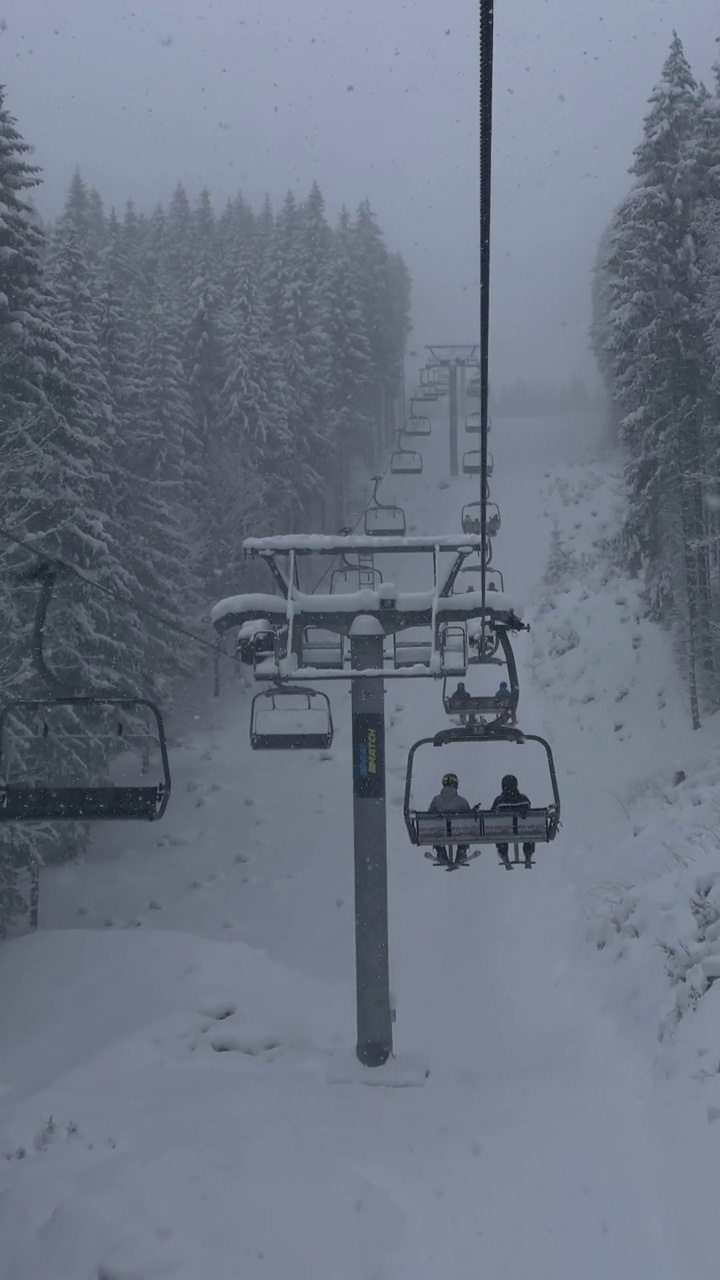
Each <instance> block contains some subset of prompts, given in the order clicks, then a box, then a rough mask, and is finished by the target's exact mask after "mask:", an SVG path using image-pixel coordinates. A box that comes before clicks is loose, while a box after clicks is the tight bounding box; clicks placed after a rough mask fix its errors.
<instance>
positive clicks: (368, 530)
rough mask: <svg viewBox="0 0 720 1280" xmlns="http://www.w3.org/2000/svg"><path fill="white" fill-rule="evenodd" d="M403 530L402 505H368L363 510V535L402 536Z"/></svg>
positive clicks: (404, 526) (375, 536)
mask: <svg viewBox="0 0 720 1280" xmlns="http://www.w3.org/2000/svg"><path fill="white" fill-rule="evenodd" d="M405 530H406V524H405V512H404V511H403V509H402V507H392V506H389V507H383V506H377V507H368V509H367V511H366V512H365V536H366V537H368V538H404V537H405Z"/></svg>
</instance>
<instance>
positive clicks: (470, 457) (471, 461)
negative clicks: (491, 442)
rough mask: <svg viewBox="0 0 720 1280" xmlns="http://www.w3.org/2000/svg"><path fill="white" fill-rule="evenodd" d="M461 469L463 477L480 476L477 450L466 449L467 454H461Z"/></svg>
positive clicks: (480, 469) (478, 452)
mask: <svg viewBox="0 0 720 1280" xmlns="http://www.w3.org/2000/svg"><path fill="white" fill-rule="evenodd" d="M462 469H463V475H464V476H479V475H480V473H481V471H482V467H481V463H480V450H479V449H468V451H467V453H464V454H463V460H462Z"/></svg>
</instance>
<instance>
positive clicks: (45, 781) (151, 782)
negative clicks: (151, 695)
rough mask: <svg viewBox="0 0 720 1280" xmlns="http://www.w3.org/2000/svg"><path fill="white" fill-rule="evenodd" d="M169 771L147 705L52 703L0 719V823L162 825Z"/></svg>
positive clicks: (90, 700) (28, 705)
mask: <svg viewBox="0 0 720 1280" xmlns="http://www.w3.org/2000/svg"><path fill="white" fill-rule="evenodd" d="M169 798H170V767H169V763H168V753H167V743H166V740H165V730H164V727H163V721H162V716H161V714H160V711H159V708H158V707H156V706H155V704H154V703H153V702H150V701H148V700H147V699H146V698H123V697H114V696H110V695H109V696H99V695H98V696H85V697H57V698H52V699H45V700H32V701H25V702H16V703H13V704H11V705H10V706H9V707H6V708H5V710H4V711H3V712H2V714H1V715H0V822H2V821H4V822H17V821H22V822H32V821H35V822H54V821H57V820H59V819H72V820H74V821H78V822H82V821H91V820H104V819H144V820H145V821H147V822H153V821H156V820H157V819H158V818H161V817H162V815H163V814H164V812H165V809H166V808H167V804H168V800H169Z"/></svg>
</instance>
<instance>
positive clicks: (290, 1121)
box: [0, 402, 720, 1280]
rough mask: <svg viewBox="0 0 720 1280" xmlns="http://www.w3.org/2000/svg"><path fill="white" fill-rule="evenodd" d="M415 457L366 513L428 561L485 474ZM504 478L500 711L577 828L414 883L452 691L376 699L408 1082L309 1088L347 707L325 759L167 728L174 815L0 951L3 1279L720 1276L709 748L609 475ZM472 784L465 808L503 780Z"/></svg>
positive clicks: (549, 469) (73, 880)
mask: <svg viewBox="0 0 720 1280" xmlns="http://www.w3.org/2000/svg"><path fill="white" fill-rule="evenodd" d="M443 412H444V405H443V402H440V404H439V405H438V407H437V410H436V412H435V418H436V421H437V422H438V423H439V421H440V419H441V415H442V413H443ZM418 447H419V448H420V449H421V450H422V452H423V454H424V457H425V472H424V474H423V476H422V478H421V479H419V480H418V479H413V478H400V477H398V478H394V479H393V484H394V486H395V487H394V488H393V484H390V483H387V484H386V486H385V487H384V488H383V490H382V497H383V499H384V500H386V501H389V500H392V498H393V496H394V497H395V498H396V500H397V501H399V502H400V503H402V504H403V505H404V506H405V507H406V509H407V511H408V515H409V517H410V519H409V524H410V528H409V530H408V532H411V533H412V532H419V533H424V532H437V533H452V532H454V531H455V530H456V529H459V512H460V507H461V505H462V503H463V502H464V501H468V500H471V499H472V498H474V497H475V496H476V493H475V491H474V485H475V482H474V481H473V479H471V478H461V479H458V480H454V481H452V482H451V483H450V484H446V483H445V480H446V478H447V459H446V437H445V432H444V430H443V429H441V428H440V426H439V425H438V426H436V428H435V432H434V435H433V437H432V439H430V440H421V441H419V442H418ZM468 447H473V446H472V441H470V442H469V444H468ZM492 450H493V453H494V456H495V464H496V471H495V477H494V478H493V482H492V496H493V499H495V500H497V501H498V502H499V504H500V508H501V510H502V515H503V527H502V530H501V532H500V534H499V536H498V538H497V540H496V552H495V563H496V564H497V565H498V567H500V568H501V569H502V571H503V573H504V574H505V578H506V586H508V587H509V588H510V589H511V590H512V592H513V594H514V595H516V596H518V597H519V598H520V599H523V598H525V599H526V600H528V601H531V602H532V603H531V609H530V614H529V620H530V621H531V623H532V627H533V629H532V633H531V635H530V636H529V637H528V636H522V637H520V638H519V639H518V643H517V653H518V658H519V665H520V673H521V689H522V695H521V715H520V719H521V723H522V725H523V727H525V728H526V729H528V730H529V731H534V732H539V733H541V734H545V735H547V736H548V737H549V738H550V739H551V741H552V742H553V744H554V746H555V748H556V754H557V759H558V765H559V775H560V783H561V787H562V792H563V822H564V825H563V829H562V831H561V833H560V836H559V838H558V840H557V841H556V843H555V844H554V845H553V846H550V847H549V848H547V849H539V850H538V856H537V866H536V868H535V869H534V871H533V872H532V873H530V874H528V873H526V872H525V871H521V870H517V871H514V872H513V873H512V874H507V873H506V872H504V871H502V870H501V869H500V868H499V867H498V865H497V860H496V858H495V856H494V854H493V853H492V852H491V851H489V852H487V853H485V854H484V855H483V857H482V858H480V859H479V860H478V861H476V862H475V863H473V865H472V867H471V868H470V869H469V870H468V871H467V872H462V873H457V874H455V875H452V876H450V875H446V874H444V873H443V872H441V871H437V870H436V869H434V868H433V867H431V865H430V864H429V863H427V862H426V861H424V859H423V858H422V856H421V855H419V854H418V852H417V850H413V849H412V848H411V847H410V846H409V844H408V843H407V839H406V836H405V834H404V828H403V826H402V818H401V807H400V804H401V794H402V782H403V775H404V756H405V752H406V748H407V747H408V746H409V745H410V744H411V742H412V741H413V740H414V739H415V738H416V737H419V736H423V735H424V734H426V733H428V732H432V731H433V730H434V729H436V728H439V727H441V725H442V723H443V713H442V708H441V705H440V692H439V687H438V686H437V685H435V684H434V683H431V682H422V683H415V682H413V683H410V682H408V683H405V684H401V683H396V684H394V685H390V686H389V690H388V707H389V710H390V714H389V724H390V727H389V740H388V750H389V772H388V796H389V822H390V900H391V960H392V983H393V991H394V997H395V1001H396V1004H397V1023H396V1027H395V1036H396V1049H397V1051H398V1052H399V1053H425V1054H427V1055H428V1056H429V1059H430V1064H431V1075H430V1077H429V1079H428V1080H427V1082H426V1083H425V1085H424V1087H423V1088H407V1089H382V1088H378V1089H370V1088H365V1087H364V1086H363V1085H361V1084H334V1083H329V1080H332V1079H334V1078H335V1075H336V1072H335V1071H334V1069H333V1059H334V1058H335V1060H336V1061H338V1060H339V1061H342V1055H343V1054H344V1053H345V1052H346V1051H347V1050H348V1048H350V1047H351V1046H352V1043H353V1039H354V1010H353V955H352V855H351V833H350V829H349V823H348V812H349V808H350V804H351V795H350V776H349V775H350V763H349V718H348V697H347V694H343V693H341V692H339V691H338V690H336V689H335V688H334V687H333V690H332V696H333V709H334V714H335V719H336V726H337V736H336V741H335V744H334V745H333V748H332V750H331V751H330V752H329V753H324V755H323V756H321V755H320V754H317V753H315V754H313V753H310V754H308V755H307V756H301V755H300V754H299V753H298V754H295V755H293V754H292V753H288V754H287V755H285V754H283V755H282V756H280V755H274V754H273V755H271V756H267V755H263V754H261V753H255V754H253V753H252V752H251V751H250V750H249V747H248V744H247V715H248V693H247V690H246V689H245V688H244V687H243V684H242V682H241V681H238V680H237V679H236V678H235V677H234V675H233V674H232V673H230V672H228V673H226V676H227V678H226V680H225V687H224V689H223V697H222V699H221V700H220V701H219V702H213V701H212V699H210V698H209V696H207V697H206V696H204V695H200V694H199V693H198V691H195V692H194V694H193V699H192V706H191V709H190V711H189V712H188V715H187V717H186V718H185V720H184V722H183V723H182V724H181V725H179V726H178V727H177V730H176V737H177V743H176V745H175V747H174V749H173V753H172V765H173V775H174V784H175V791H174V796H173V801H172V806H171V809H170V810H169V812H168V815H167V817H166V819H165V820H164V822H163V823H162V824H161V825H160V826H158V827H152V826H137V827H135V826H134V825H133V826H132V827H124V828H121V827H120V825H119V824H118V825H116V826H114V827H113V826H110V825H108V826H107V827H104V828H101V829H99V830H98V835H97V837H96V840H95V845H94V849H93V852H92V855H91V856H89V857H88V858H87V859H85V860H84V861H83V862H81V863H78V864H77V865H73V866H68V867H61V868H56V869H52V870H48V871H47V872H45V873H44V875H43V886H42V912H41V915H42V926H43V928H42V930H41V932H40V933H39V934H38V935H37V936H35V937H25V938H20V939H18V940H16V941H14V942H12V943H10V944H8V945H6V946H4V947H3V948H2V949H0V998H1V1001H2V1008H3V1016H2V1018H1V1019H0V1154H2V1155H4V1157H5V1160H4V1162H3V1163H2V1164H1V1165H0V1277H2V1280H156V1278H157V1280H159V1278H160V1277H170V1278H172V1280H200V1277H204V1276H208V1277H210V1276H212V1277H217V1278H218V1280H226V1278H227V1280H230V1278H231V1277H235V1276H237V1277H240V1276H241V1277H243V1280H256V1278H257V1280H260V1278H261V1277H263V1278H264V1280H289V1277H292V1280H306V1278H307V1280H310V1278H311V1277H312V1280H338V1278H339V1277H343V1280H345V1278H346V1277H347V1278H348V1280H355V1278H357V1280H390V1278H392V1280H430V1278H431V1277H432V1280H436V1278H437V1276H438V1273H440V1274H445V1275H448V1276H452V1277H453V1280H471V1278H472V1280H477V1277H478V1275H486V1276H487V1277H488V1280H608V1277H612V1278H613V1280H646V1277H647V1280H650V1278H652V1280H681V1278H682V1280H710V1277H713V1280H715V1277H716V1275H717V1256H718V1250H719V1249H720V1228H719V1227H718V1226H716V1221H717V1214H716V1213H713V1212H712V1209H713V1206H712V1204H711V1196H712V1195H713V1190H714V1188H713V1179H712V1173H713V1172H714V1169H715V1167H716V1146H715V1144H716V1142H717V1141H718V1135H719V1134H720V1126H718V1125H715V1124H714V1121H715V1120H717V1119H720V1033H719V1032H718V1019H717V1014H716V1011H715V1009H714V1002H715V1001H716V999H717V996H718V992H717V991H716V990H715V989H713V988H712V981H713V977H714V976H715V974H719V975H720V880H718V882H717V883H718V888H717V890H716V888H715V885H716V879H715V877H716V870H715V866H716V863H717V842H716V839H715V835H714V830H715V827H716V825H717V823H716V800H715V797H716V795H717V794H718V792H717V784H718V782H719V781H720V766H718V767H717V768H714V767H713V766H711V764H710V763H709V762H710V761H711V760H712V759H713V758H716V757H717V745H718V743H717V739H718V731H717V728H715V727H714V726H713V725H710V726H708V727H706V728H704V729H703V730H701V731H700V732H699V733H695V734H693V733H692V732H691V730H690V728H689V718H688V714H687V709H686V707H685V704H684V700H683V696H682V691H681V688H680V683H679V680H678V678H677V675H676V673H675V670H674V667H673V663H672V660H671V657H670V654H669V650H668V646H667V643H666V640H665V638H664V637H663V636H662V635H661V634H660V633H658V631H657V629H656V628H654V627H653V626H652V625H650V624H649V623H648V622H647V621H646V620H644V619H643V617H642V613H641V608H640V603H639V599H638V593H637V589H636V585H635V584H632V583H628V582H627V581H625V580H623V579H622V577H621V576H620V575H619V574H618V573H617V571H616V570H614V569H613V568H612V567H611V559H610V558H609V556H608V553H607V549H606V547H605V546H604V544H603V540H604V539H606V538H608V537H609V536H611V535H612V533H613V531H614V529H615V528H616V526H617V521H618V518H619V516H620V514H621V509H622V498H621V492H620V485H619V482H618V480H617V478H616V477H615V476H614V473H613V468H612V465H611V464H610V463H609V462H607V461H597V460H596V461H593V460H591V459H590V458H589V457H588V455H587V454H586V452H585V449H584V447H583V445H582V442H581V441H579V440H578V433H577V424H575V423H572V422H566V421H552V420H545V421H543V420H535V421H512V420H507V419H497V420H496V422H495V426H494V432H493V437H492ZM395 480H396V483H395ZM413 525H415V526H416V527H415V528H413V527H412V526H413ZM554 528H557V530H558V534H557V535H556V537H555V538H554V539H553V537H552V533H553V529H554ZM558 540H559V541H558ZM563 548H564V553H563V554H559V549H560V550H562V549H563ZM551 549H552V551H553V557H552V565H553V568H552V573H551V575H550V579H549V580H548V581H545V582H543V575H544V574H545V570H546V567H547V563H548V556H549V555H550V552H551ZM409 585H410V586H412V587H413V588H414V587H415V584H414V583H411V584H409ZM193 717H197V719H194V718H193ZM483 750H485V749H483ZM520 750H521V751H522V750H525V749H524V748H523V749H520ZM441 767H442V766H440V765H439V766H438V770H440V768H441ZM464 768H465V782H466V784H467V788H468V790H472V792H473V798H476V796H477V795H479V794H482V795H483V797H485V796H487V795H488V794H489V793H490V792H491V791H492V792H493V793H494V790H495V787H496V784H497V781H498V780H499V778H498V776H497V775H498V774H499V773H501V772H502V771H503V767H502V765H498V766H496V765H492V767H490V764H489V763H488V761H487V759H486V757H485V756H483V759H482V760H481V762H480V765H478V766H473V769H472V770H471V771H470V774H469V773H468V766H467V765H466V766H464ZM678 769H683V770H684V771H685V773H686V774H687V781H685V782H682V783H680V784H679V785H673V778H674V775H675V772H676V770H678ZM517 771H518V772H519V773H520V776H521V781H522V779H523V777H524V776H525V775H524V773H523V772H522V771H521V770H520V768H518V770H517ZM716 935H717V939H718V940H717V941H716Z"/></svg>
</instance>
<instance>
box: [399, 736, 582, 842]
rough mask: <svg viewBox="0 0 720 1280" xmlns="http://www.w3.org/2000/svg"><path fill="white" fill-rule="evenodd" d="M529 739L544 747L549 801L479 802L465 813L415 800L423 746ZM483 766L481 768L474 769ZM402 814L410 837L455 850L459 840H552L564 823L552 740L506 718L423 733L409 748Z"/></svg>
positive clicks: (516, 742)
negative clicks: (435, 809) (489, 805)
mask: <svg viewBox="0 0 720 1280" xmlns="http://www.w3.org/2000/svg"><path fill="white" fill-rule="evenodd" d="M529 742H533V743H538V744H539V745H540V746H541V747H542V748H543V750H544V752H545V758H546V762H547V768H548V773H549V777H550V788H551V792H552V799H550V800H548V801H547V802H546V803H545V804H544V805H535V804H531V805H529V806H528V805H525V804H516V805H513V804H508V805H503V806H502V808H499V809H497V810H495V811H493V810H491V809H482V808H480V807H476V808H475V809H472V810H471V811H470V812H469V813H468V812H465V813H460V814H447V813H444V814H437V813H431V812H430V811H428V810H427V809H418V808H415V807H414V806H413V804H412V784H413V775H414V766H415V757H416V754H417V752H418V751H419V750H421V749H422V748H424V747H428V746H431V747H433V748H437V747H441V748H442V747H446V746H455V745H461V744H466V745H469V746H482V747H484V748H485V749H488V748H492V747H493V746H494V745H496V744H497V743H506V744H507V743H509V744H511V745H515V746H525V745H526V744H527V743H529ZM478 772H479V771H478V770H477V769H476V770H475V774H476V775H477V773H478ZM403 816H404V818H405V826H406V829H407V833H408V836H409V837H410V841H411V843H412V844H414V845H418V846H421V847H423V846H424V847H432V846H436V845H444V846H445V847H446V848H447V847H449V848H450V849H451V850H452V849H453V848H454V847H457V846H458V845H476V846H483V845H492V844H518V843H524V842H529V843H533V844H547V843H549V842H550V841H551V840H554V839H555V836H556V835H557V831H558V827H559V825H560V794H559V791H558V785H557V776H556V772H555V762H554V760H553V754H552V751H551V749H550V745H549V743H548V742H546V741H545V739H544V738H541V737H539V736H538V735H537V734H532V733H527V734H523V733H521V732H520V730H519V729H516V728H513V727H511V726H509V725H501V724H491V725H471V724H468V725H463V726H462V727H461V728H458V729H443V730H441V731H440V733H436V734H435V735H434V737H430V738H421V739H420V740H419V742H416V743H414V745H413V746H412V747H411V748H410V754H409V756H408V762H407V770H406V775H405V796H404V803H403ZM471 856H472V855H471ZM455 865H462V864H457V863H455Z"/></svg>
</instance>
